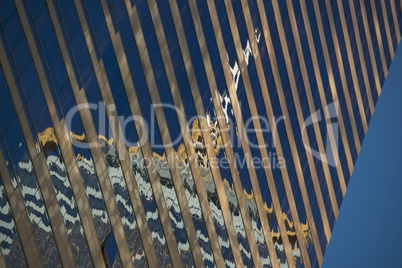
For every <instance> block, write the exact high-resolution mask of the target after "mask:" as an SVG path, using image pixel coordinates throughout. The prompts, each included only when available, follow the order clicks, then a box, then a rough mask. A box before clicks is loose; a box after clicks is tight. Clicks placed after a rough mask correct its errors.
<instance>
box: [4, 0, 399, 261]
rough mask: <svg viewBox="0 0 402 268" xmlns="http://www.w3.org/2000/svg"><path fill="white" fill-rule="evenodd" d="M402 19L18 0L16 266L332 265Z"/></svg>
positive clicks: (9, 255)
mask: <svg viewBox="0 0 402 268" xmlns="http://www.w3.org/2000/svg"><path fill="white" fill-rule="evenodd" d="M401 8H402V6H401V3H400V1H363V0H359V1H358V0H354V1H353V0H348V1H300V2H299V1H290V0H289V1H279V0H272V1H257V0H249V1H239V0H234V1H228V0H225V1H182V0H179V1H151V0H149V1H129V0H126V1H123V0H101V1H99V2H98V1H89V0H83V1H58V0H54V1H53V0H45V1H21V0H14V2H13V1H3V2H2V3H1V8H0V26H1V27H0V28H1V30H0V36H1V38H0V65H1V73H0V110H1V115H2V118H1V120H0V136H1V139H0V144H1V151H0V177H1V180H0V214H1V217H0V221H1V224H0V247H1V251H0V252H1V254H0V266H1V267H2V266H7V267H11V266H30V267H31V266H35V267H36V266H38V267H40V266H49V267H54V266H66V267H70V266H74V265H75V266H79V267H91V266H96V267H105V266H124V267H131V266H135V267H146V266H149V267H158V266H162V267H165V266H174V267H182V266H186V267H192V266H195V267H202V266H205V267H212V266H217V267H224V266H226V267H235V266H237V267H243V266H248V267H252V266H256V267H260V266H267V267H295V266H297V267H318V266H320V265H321V264H322V261H323V256H324V253H325V249H326V246H327V244H328V242H329V239H330V237H331V231H332V229H333V227H334V224H335V221H336V218H337V216H338V213H339V208H340V205H341V203H342V199H343V196H344V195H345V192H346V187H347V184H348V182H349V179H350V176H351V173H352V172H353V166H354V163H355V161H356V158H357V156H358V154H359V151H360V148H361V144H362V141H363V138H364V135H365V133H366V131H367V127H368V123H369V121H370V119H371V117H372V115H373V112H374V107H375V103H376V102H377V100H378V97H379V95H380V93H381V85H382V83H383V82H384V80H385V78H386V76H387V72H388V68H389V66H390V64H391V61H392V58H393V56H394V51H395V49H396V47H397V44H398V42H399V40H400V30H399V29H400V25H399V24H400V23H401V20H402V14H401V12H402V9H401ZM152 104H154V105H155V106H154V107H153V109H152ZM158 104H164V105H163V106H161V105H158ZM166 104H169V105H166ZM313 114H315V116H311V115H313ZM338 136H339V137H338ZM183 137H184V138H183ZM86 144H91V146H89V148H88V147H85V146H83V145H86Z"/></svg>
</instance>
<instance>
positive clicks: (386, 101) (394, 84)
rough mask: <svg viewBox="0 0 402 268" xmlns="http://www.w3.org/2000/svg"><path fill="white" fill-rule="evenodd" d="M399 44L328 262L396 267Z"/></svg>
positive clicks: (401, 222) (399, 263)
mask: <svg viewBox="0 0 402 268" xmlns="http://www.w3.org/2000/svg"><path fill="white" fill-rule="evenodd" d="M401 249H402V48H401V45H399V47H398V50H397V52H396V54H395V59H394V61H393V63H392V65H391V68H390V71H389V74H388V77H387V79H386V81H385V84H384V85H383V92H382V94H381V97H380V99H379V101H378V102H377V105H376V108H375V112H374V117H373V118H372V120H371V122H370V126H369V129H368V132H367V136H366V138H365V139H364V142H363V146H362V150H361V152H360V156H359V157H358V159H357V162H356V166H355V170H354V172H353V175H352V179H351V181H350V183H349V186H348V191H347V193H346V197H345V199H344V201H343V204H342V206H341V210H340V214H339V218H338V221H337V223H336V224H335V228H334V231H333V234H332V238H331V242H330V244H329V247H328V250H327V252H326V255H325V258H324V268H331V267H334V268H335V267H336V268H338V267H343V268H344V267H353V268H355V267H402V259H401V253H400V251H401Z"/></svg>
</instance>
